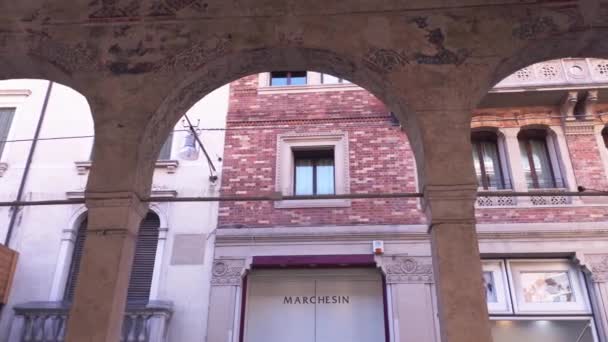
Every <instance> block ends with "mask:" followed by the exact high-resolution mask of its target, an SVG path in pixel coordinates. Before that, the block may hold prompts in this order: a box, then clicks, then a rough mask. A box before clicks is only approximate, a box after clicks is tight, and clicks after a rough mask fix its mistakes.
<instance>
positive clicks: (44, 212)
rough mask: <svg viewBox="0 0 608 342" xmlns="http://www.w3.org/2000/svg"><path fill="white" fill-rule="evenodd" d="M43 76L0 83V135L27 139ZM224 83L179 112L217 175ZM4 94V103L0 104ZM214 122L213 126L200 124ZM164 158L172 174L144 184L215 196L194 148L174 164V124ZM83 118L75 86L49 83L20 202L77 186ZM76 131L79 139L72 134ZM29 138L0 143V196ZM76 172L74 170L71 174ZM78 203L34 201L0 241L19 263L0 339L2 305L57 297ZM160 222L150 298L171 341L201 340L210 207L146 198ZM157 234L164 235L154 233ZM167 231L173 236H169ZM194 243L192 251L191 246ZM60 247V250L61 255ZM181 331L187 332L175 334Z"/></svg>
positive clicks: (86, 112)
mask: <svg viewBox="0 0 608 342" xmlns="http://www.w3.org/2000/svg"><path fill="white" fill-rule="evenodd" d="M47 86H48V81H41V80H11V81H2V82H0V106H3V107H16V108H17V110H16V113H15V116H14V119H13V122H12V125H11V129H10V132H9V137H8V140H16V139H28V140H29V139H32V137H33V136H34V132H35V128H36V125H37V122H38V119H39V116H40V113H41V109H42V105H43V102H44V97H45V93H46V89H47ZM15 89H18V90H29V92H31V93H30V95H29V96H20V97H15V96H13V95H11V96H9V95H7V93H8V91H9V90H11V91H13V90H15ZM228 94H229V89H228V86H224V87H222V88H220V89H218V90H216V91H214V92H213V93H211V94H209V95H208V96H206V97H205V98H204V99H202V100H201V101H199V102H198V103H197V104H195V105H194V106H193V107H192V108H191V109H190V110H189V111H188V113H187V115H188V116H189V117H190V119H191V120H192V122H193V123H194V124H195V123H196V122H197V121H198V120H199V119H200V125H199V128H200V129H202V131H201V134H200V138H201V140H202V141H203V144H204V145H205V147H206V149H207V151H208V152H209V154H210V156H211V158H212V160H213V162H214V164H215V167H216V169H217V170H218V175H219V172H221V169H222V165H221V162H220V161H219V160H218V159H219V158H220V157H222V153H223V145H224V131H223V130H221V129H222V128H224V127H225V121H226V114H227V109H228ZM3 100H4V102H3ZM209 128H219V129H220V130H205V129H209ZM175 130H176V131H175V132H174V138H173V144H172V153H171V159H173V160H177V161H178V163H179V164H178V166H177V168H176V170H175V172H174V173H169V172H167V169H164V168H158V169H157V170H156V171H155V174H154V179H153V189H154V190H169V191H176V192H177V195H178V196H217V195H219V185H220V183H221V179H218V180H217V181H215V182H214V183H211V182H210V181H209V170H208V166H207V162H206V160H205V157H204V155H203V153H202V152H201V153H200V156H199V159H198V160H195V161H187V160H180V159H179V158H178V152H179V149H180V148H181V147H182V146H183V142H184V137H185V136H186V135H187V132H186V130H185V127H184V126H183V124H182V122H178V123H177V124H176V127H175ZM93 134H94V129H93V120H92V117H91V113H90V109H89V106H88V103H87V101H86V99H85V98H84V97H83V96H82V95H80V94H79V93H78V92H76V91H75V90H73V89H71V88H68V87H65V86H62V85H60V84H54V85H53V90H52V93H51V97H50V100H49V103H48V108H47V112H46V117H45V120H44V124H43V127H42V130H41V133H40V138H52V137H75V136H79V137H80V138H74V139H63V140H40V141H39V142H38V146H37V149H36V152H35V155H34V159H33V162H32V165H31V170H30V174H29V176H28V179H27V186H26V188H25V193H24V199H27V200H46V199H66V198H68V192H70V193H71V196H74V194H76V195H79V194H80V193H81V192H82V191H83V190H84V188H85V186H86V182H87V176H88V172H84V174H79V172H78V170H77V168H76V165H75V162H77V161H87V160H88V159H89V157H90V153H91V149H92V144H93V137H92V136H93ZM81 136H86V137H81ZM30 147H31V141H25V142H9V143H7V144H6V147H5V149H4V153H3V154H2V157H1V158H0V162H4V163H7V164H8V169H7V171H6V172H5V173H4V174H3V175H2V177H0V201H11V200H14V199H15V198H16V195H17V190H18V188H19V184H20V181H21V177H22V174H23V169H24V167H25V162H26V159H27V155H28V152H29V149H30ZM81 173H82V172H81ZM83 207H84V206H83V205H60V206H36V207H25V208H23V209H22V210H21V213H20V215H19V216H18V219H17V222H16V224H15V227H14V230H13V234H12V238H11V243H10V247H11V248H13V249H15V250H17V251H18V252H19V253H20V255H19V262H18V265H17V270H16V274H15V279H14V282H13V288H12V292H11V296H10V300H9V303H8V304H7V305H6V306H5V308H4V309H3V311H2V316H1V318H0V341H7V339H8V334H9V331H10V325H11V322H12V319H13V310H12V307H13V306H14V305H16V304H21V303H25V302H31V301H53V300H58V299H60V298H61V297H62V294H63V288H64V286H65V277H66V276H67V273H68V272H67V271H66V270H67V269H68V268H69V265H70V258H71V253H70V250H71V244H72V241H69V238H70V237H71V235H70V233H69V232H67V233H66V232H65V230H70V229H75V228H77V227H74V224H76V225H77V224H78V220H77V218H78V216H79V214H82V212H83V211H84V209H83ZM152 208H153V210H155V211H156V212H157V213H158V214H159V216H160V218H161V230H162V231H161V239H160V240H159V248H158V253H157V256H158V258H157V260H156V262H157V265H156V267H155V275H154V283H153V284H152V294H151V299H152V300H168V301H172V302H173V304H174V308H175V312H174V315H173V318H172V319H171V324H170V325H169V330H170V331H169V334H170V340H171V341H186V340H190V339H191V338H192V336H201V338H202V336H204V335H205V325H206V322H207V316H206V313H207V310H206V306H207V302H208V292H209V282H210V269H211V261H212V255H213V245H214V241H213V240H214V235H213V230H214V229H215V227H216V226H217V209H218V203H207V202H198V203H156V204H153V205H152ZM9 221H10V212H9V209H8V208H6V207H3V208H0V238H2V239H3V240H4V237H5V235H6V231H7V227H8V222H9ZM163 237H164V239H163ZM176 237H177V238H176ZM201 249H202V251H201ZM66 251H67V252H66ZM185 333H187V334H188V335H189V337H186V336H185V335H184V334H185Z"/></svg>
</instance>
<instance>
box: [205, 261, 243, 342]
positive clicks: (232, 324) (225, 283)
mask: <svg viewBox="0 0 608 342" xmlns="http://www.w3.org/2000/svg"><path fill="white" fill-rule="evenodd" d="M247 264H248V263H247V260H246V259H232V258H218V259H216V260H215V261H214V262H213V268H212V271H211V273H212V277H211V294H210V298H209V319H208V324H207V339H206V342H238V341H239V334H240V322H241V309H242V308H241V301H242V299H241V295H242V292H243V276H244V275H245V271H246V266H247Z"/></svg>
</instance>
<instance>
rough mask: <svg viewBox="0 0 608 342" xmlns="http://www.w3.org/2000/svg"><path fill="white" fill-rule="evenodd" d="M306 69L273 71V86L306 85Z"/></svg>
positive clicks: (271, 83)
mask: <svg viewBox="0 0 608 342" xmlns="http://www.w3.org/2000/svg"><path fill="white" fill-rule="evenodd" d="M306 83H307V78H306V71H272V72H271V73H270V85H271V86H290V85H306Z"/></svg>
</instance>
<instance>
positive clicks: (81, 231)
mask: <svg viewBox="0 0 608 342" xmlns="http://www.w3.org/2000/svg"><path fill="white" fill-rule="evenodd" d="M86 229H87V219H86V218H85V219H84V220H82V222H81V223H80V226H79V227H78V231H77V232H76V241H74V251H73V252H72V261H71V262H70V272H69V273H68V274H69V275H68V282H67V284H66V287H65V294H64V296H63V298H64V300H65V301H68V302H71V301H72V300H73V299H74V290H76V277H77V276H78V271H79V270H80V259H81V258H82V250H83V249H84V240H85V238H86Z"/></svg>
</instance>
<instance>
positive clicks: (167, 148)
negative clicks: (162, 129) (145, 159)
mask: <svg viewBox="0 0 608 342" xmlns="http://www.w3.org/2000/svg"><path fill="white" fill-rule="evenodd" d="M172 145H173V131H171V133H169V137H167V140H166V141H165V143H164V144H163V147H162V148H161V149H160V153H159V154H158V160H169V159H171V146H172Z"/></svg>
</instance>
